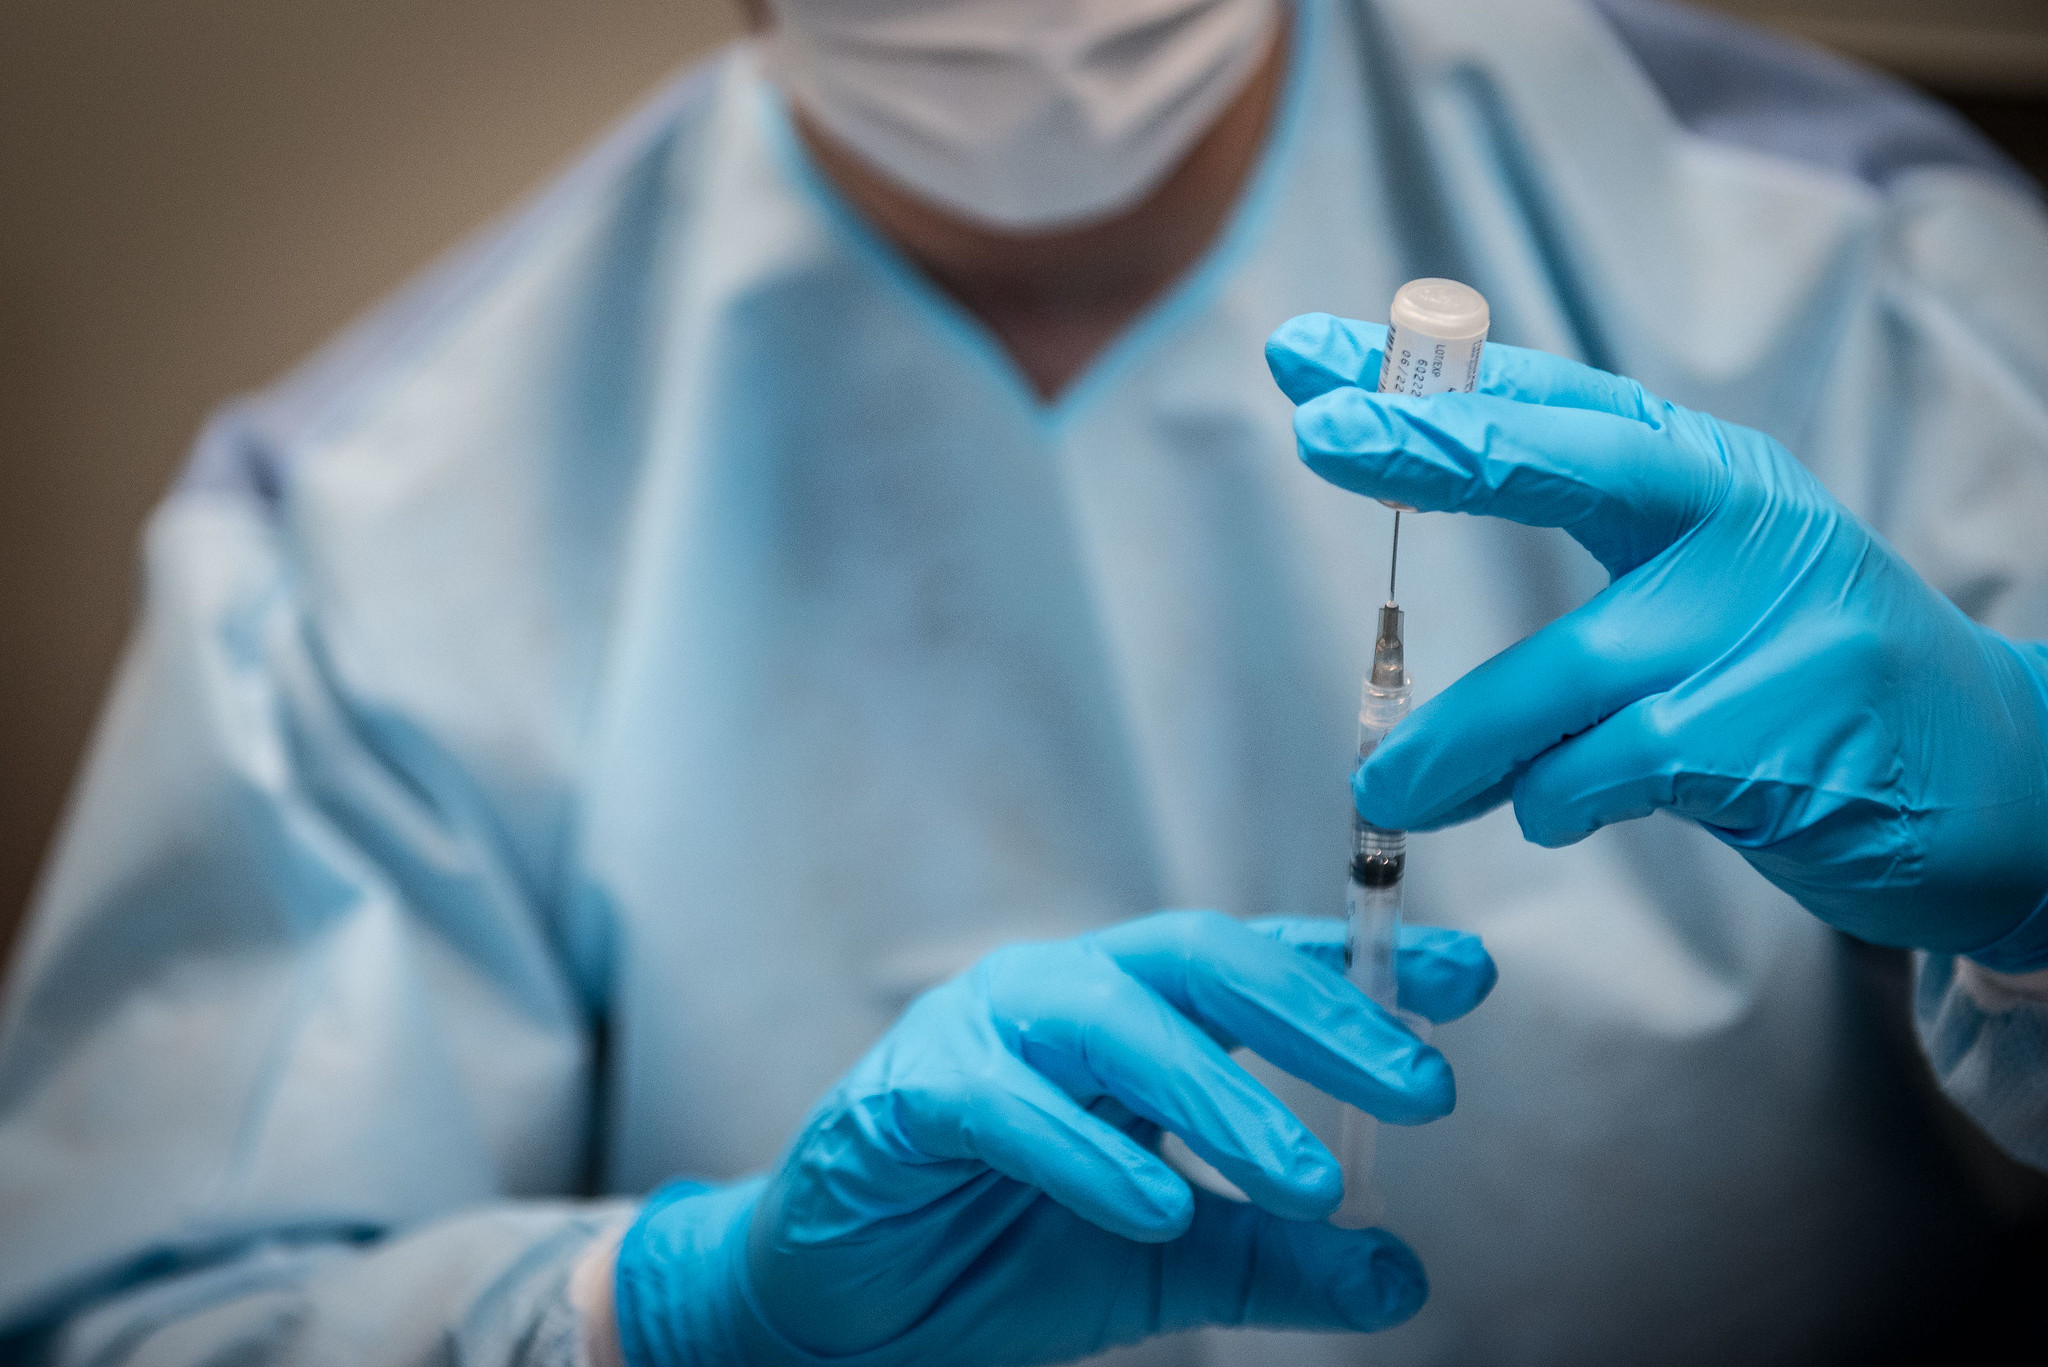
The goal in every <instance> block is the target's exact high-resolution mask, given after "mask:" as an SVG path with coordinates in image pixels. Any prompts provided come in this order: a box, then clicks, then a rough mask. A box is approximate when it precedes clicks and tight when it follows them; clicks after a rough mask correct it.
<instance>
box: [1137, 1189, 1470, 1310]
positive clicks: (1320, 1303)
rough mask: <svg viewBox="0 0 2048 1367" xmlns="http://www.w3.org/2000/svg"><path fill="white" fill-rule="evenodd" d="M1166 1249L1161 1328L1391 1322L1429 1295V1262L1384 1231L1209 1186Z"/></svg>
mask: <svg viewBox="0 0 2048 1367" xmlns="http://www.w3.org/2000/svg"><path fill="white" fill-rule="evenodd" d="M1159 1250H1160V1255H1161V1257H1162V1259H1163V1263H1162V1267H1161V1277H1162V1281H1163V1285H1162V1287H1161V1288H1160V1290H1161V1293H1162V1294H1161V1295H1160V1300H1159V1305H1160V1321H1161V1322H1160V1324H1159V1329H1160V1331H1161V1332H1168V1331H1172V1330H1177V1329H1192V1328H1196V1327H1198V1326H1200V1325H1205V1324H1241V1325H1256V1326H1260V1327H1264V1328H1270V1329H1353V1330H1374V1329H1386V1328H1390V1327H1392V1326H1393V1325H1396V1324H1399V1323H1401V1322H1402V1321H1403V1320H1406V1319H1408V1318H1410V1317H1411V1316H1413V1315H1414V1314H1415V1312H1416V1311H1417V1310H1420V1309H1421V1308H1422V1303H1423V1301H1425V1300H1427V1299H1428V1297H1429V1281H1428V1279H1427V1278H1426V1277H1425V1276H1424V1275H1423V1272H1422V1264H1421V1263H1420V1262H1419V1261H1418V1260H1417V1259H1416V1257H1415V1254H1414V1253H1413V1252H1411V1251H1410V1250H1409V1248H1408V1246H1407V1245H1406V1244H1404V1243H1402V1242H1401V1241H1400V1240H1399V1239H1396V1238H1395V1237H1394V1236H1393V1235H1391V1234H1389V1233H1387V1232H1386V1231H1385V1230H1383V1229H1362V1230H1346V1229H1338V1228H1336V1227H1335V1226H1333V1225H1327V1224H1324V1223H1322V1222H1321V1221H1319V1220H1318V1221H1303V1220H1283V1219H1281V1218H1279V1217H1278V1216H1275V1215H1269V1214H1267V1213H1266V1212H1265V1211H1263V1210H1261V1209H1259V1208H1258V1207H1257V1206H1254V1205H1251V1204H1249V1203H1247V1202H1243V1201H1232V1200H1228V1199H1226V1198H1224V1197H1221V1196H1217V1195H1215V1194H1214V1193H1211V1192H1206V1191H1204V1192H1197V1193H1196V1199H1195V1219H1194V1223H1193V1224H1192V1225H1191V1226H1190V1227H1189V1229H1188V1232H1187V1233H1186V1234H1184V1235H1182V1236H1181V1237H1180V1238H1178V1239H1175V1240H1173V1241H1172V1242H1171V1243H1168V1244H1163V1245H1160V1246H1159Z"/></svg>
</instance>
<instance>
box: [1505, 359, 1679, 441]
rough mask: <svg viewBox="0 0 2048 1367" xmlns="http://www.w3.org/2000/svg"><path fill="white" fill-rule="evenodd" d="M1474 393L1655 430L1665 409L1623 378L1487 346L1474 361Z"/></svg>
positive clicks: (1638, 386) (1571, 362) (1654, 399)
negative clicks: (1603, 416) (1630, 421)
mask: <svg viewBox="0 0 2048 1367" xmlns="http://www.w3.org/2000/svg"><path fill="white" fill-rule="evenodd" d="M1479 392H1480V393H1482V394H1491V395H1494V396H1495V397H1497V398H1503V399H1517V400H1520V401H1521V402H1523V403H1537V404H1546V405H1548V406H1550V407H1552V408H1583V409H1587V410H1589V411H1591V412H1595V413H1611V414H1613V415H1614V416H1615V417H1618V418H1632V419H1634V420H1635V421H1637V422H1642V423H1648V424H1650V425H1651V426H1653V427H1654V426H1659V425H1661V424H1662V423H1663V422H1664V420H1665V413H1666V405H1665V403H1664V401H1663V400H1662V399H1660V398H1658V397H1657V396H1656V395H1654V394H1652V393H1650V392H1649V391H1648V390H1646V389H1644V388H1643V387H1642V386H1641V385H1640V384H1638V383H1636V382H1635V381H1634V380H1631V379H1629V378H1628V377H1627V376H1626V375H1615V374H1612V373H1610V372H1608V371H1605V370H1600V369H1598V368H1596V367H1594V366H1589V365H1585V364H1582V363H1581V362H1578V361H1568V360H1566V359H1565V358H1564V357H1562V356H1553V355H1551V354H1550V353H1549V352H1547V351H1534V350H1531V349H1529V348H1527V347H1518V346H1506V345H1503V344H1501V343H1499V342H1488V343H1487V344H1486V350H1485V351H1484V352H1483V353H1482V354H1481V356H1480V362H1479Z"/></svg>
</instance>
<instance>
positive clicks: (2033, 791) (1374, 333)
mask: <svg viewBox="0 0 2048 1367" xmlns="http://www.w3.org/2000/svg"><path fill="white" fill-rule="evenodd" d="M1385 335H1386V330H1385V329H1384V328H1381V327H1377V326H1374V325H1372V324H1368V323H1352V322H1346V321H1344V320H1341V319H1337V318H1332V317H1329V316H1328V315H1325V314H1311V315H1308V316H1305V317H1301V318H1297V319H1294V320H1293V321H1291V322H1289V323H1287V324H1285V325H1284V326H1282V327H1281V328H1280V329H1279V330H1278V331H1277V332H1275V333H1274V334H1273V337H1272V340H1271V341H1270V342H1268V343H1267V348H1266V354H1267V360H1268V362H1269V364H1270V365H1271V366H1272V370H1273V374H1274V377H1275V378H1276V379H1277V380H1278V381H1279V383H1280V387H1281V388H1282V389H1284V390H1285V391H1286V392H1287V394H1288V396H1289V397H1291V398H1292V399H1293V400H1294V401H1295V402H1296V403H1297V404H1299V405H1300V408H1299V409H1298V410H1297V412H1296V414H1295V423H1294V426H1295V434H1296V437H1297V438H1298V440H1299V442H1300V447H1301V455H1302V459H1303V460H1305V461H1306V462H1307V463H1308V465H1309V467H1310V468H1311V469H1313V470H1314V471H1315V472H1316V473H1317V474H1319V475H1321V476H1322V477H1323V478H1325V479H1327V480H1329V481H1331V482H1332V483H1334V484H1338V485H1341V486H1342V487H1344V488H1346V489H1350V490H1353V491H1354V492H1357V493H1361V494H1370V495H1372V496H1373V497H1376V498H1383V499H1389V500H1392V501H1396V502H1400V503H1407V504H1411V505H1413V506H1415V507H1417V508H1421V509H1423V510H1425V511H1430V510H1448V511H1455V512H1467V513H1481V514H1486V515H1489V516H1494V517H1505V518H1509V519H1511V520H1513V521H1516V522H1521V523H1526V524H1528V525H1530V526H1539V527H1561V528H1563V529H1564V530H1565V531H1567V532H1569V533H1570V534H1571V535H1572V537H1573V538H1574V539H1576V540H1577V541H1578V542H1579V544H1580V545H1582V546H1584V547H1585V548H1586V549H1587V550H1589V551H1591V552H1592V553H1593V555H1594V556H1595V557H1596V558H1597V559H1598V560H1599V561H1600V563H1601V564H1602V565H1604V566H1606V568H1607V572H1608V574H1609V575H1610V576H1611V580H1612V582H1611V583H1610V584H1609V585H1608V587H1607V588H1606V589H1605V590H1604V591H1603V592H1601V593H1600V594H1599V595H1598V596H1597V597H1595V598H1594V599H1593V600H1592V601H1591V602H1589V603H1587V604H1585V605H1584V606H1583V607H1580V608H1578V609H1577V610H1575V611H1573V612H1570V613H1567V614H1565V615H1564V616H1563V617H1561V618H1559V619H1558V620H1557V621H1555V622H1553V623H1551V624H1550V625H1548V626H1546V627H1544V628H1543V629H1542V630H1541V631H1538V632H1537V633H1535V634H1534V635H1533V636H1531V637H1529V638H1528V639H1527V640H1524V641H1522V642H1520V643H1518V644H1516V645H1514V646H1512V647H1510V648H1509V649H1507V650H1505V651H1502V652H1501V653H1500V654H1499V655H1497V656H1495V657H1494V658H1493V659H1491V660H1489V661H1487V662H1486V663H1485V664H1483V665H1481V666H1480V667H1479V668H1477V669H1475V670H1473V671H1472V672H1471V673H1470V674H1468V675H1466V676H1465V677H1464V678H1462V679H1460V680H1459V681H1458V682H1457V683H1455V684H1453V685H1452V686H1451V687H1450V688H1448V689H1446V690H1445V691H1444V692H1443V693H1442V694H1440V695H1439V696H1438V697H1436V698H1434V699H1432V700H1431V701H1430V702H1429V703H1428V704H1427V705H1425V706H1423V707H1420V708H1418V709H1416V711H1415V713H1414V714H1413V715H1412V716H1410V717H1409V718H1408V719H1407V721H1406V722H1404V723H1403V724H1402V725H1401V726H1400V727H1398V728H1396V729H1395V731H1394V732H1393V734H1392V735H1391V736H1390V737H1389V738H1388V739H1387V741H1386V742H1385V743H1384V744H1382V745H1381V746H1380V748H1379V750H1378V752H1377V753H1375V754H1374V755H1373V756H1372V758H1371V760H1370V761H1369V762H1368V763H1366V764H1365V765H1364V766H1363V767H1362V768H1361V769H1360V771H1359V773H1358V775H1357V776H1356V779H1355V780H1354V786H1353V791H1354V796H1355V797H1356V799H1357V803H1358V810H1359V812H1360V813H1361V814H1362V815H1363V816H1364V817H1365V819H1366V820H1368V821H1371V822H1373V823H1374V824H1375V825H1379V826H1386V827H1393V828H1401V827H1406V828H1408V829H1412V830H1428V829H1431V828H1434V827H1439V826H1445V825H1449V824H1451V823H1452V822H1456V821H1461V820H1465V819H1467V818H1469V817H1473V816H1476V815H1478V814H1480V813H1481V812H1484V811H1486V810H1488V809H1489V808H1491V807H1494V806H1496V805H1498V804H1499V803H1501V802H1503V801H1506V800H1508V799H1510V798H1512V799H1513V801H1514V804H1515V815H1516V817H1517V819H1519V820H1520V822H1521V825H1522V831H1523V833H1524V834H1525V835H1526V836H1527V837H1528V838H1529V839H1530V840H1532V841H1535V842H1536V843H1538V844H1541V845H1549V846H1560V845H1567V844H1570V843H1572V842H1573V841H1577V840H1582V839H1584V838H1585V837H1586V836H1587V835H1590V834H1591V833H1592V832H1594V831H1596V830H1598V829H1600V827H1602V826H1605V825H1607V824H1609V823H1610V822H1615V821H1624V820H1627V819H1629V818H1631V817H1638V816H1644V815H1647V814H1648V813H1650V812H1651V811H1653V810H1655V809H1657V808H1660V807H1666V808H1670V809H1671V810H1673V811H1675V812H1678V813H1680V814H1682V815H1684V816H1687V817H1690V818H1692V819H1693V820H1695V821H1697V822H1699V823H1701V824H1702V825H1704V826H1705V827H1706V828H1707V829H1708V830H1709V831H1712V832H1713V833H1714V834H1715V835H1716V836H1718V837H1719V838H1720V839H1722V840H1723V841H1725V842H1727V843H1728V844H1730V845H1732V846H1734V847H1735V848H1736V849H1738V850H1740V851H1741V852H1742V854H1743V856H1744V857H1745V858H1747V859H1748V861H1749V862H1750V864H1751V865H1752V866H1753V867H1755V868H1756V870H1757V871H1758V872H1760V873H1762V874H1763V875H1764V876H1765V877H1766V878H1768V879H1770V880H1771V881H1772V882H1773V883H1775V884H1777V885H1778V886H1779V887H1781V888H1783V889H1784V890H1785V891H1786V892H1788V893H1790V894H1791V895H1792V896H1793V897H1795V898H1797V899H1798V900H1799V902H1800V903H1801V905H1803V906H1805V907H1806V908H1807V910H1809V911H1811V912H1813V913H1814V914H1815V915H1816V916H1819V917H1821V918H1822V919H1823V920H1825V921H1828V922H1829V923H1831V924H1833V925H1835V926H1838V927H1840V928H1842V929H1843V930H1846V931H1848V932H1850V933H1851V934H1853V935H1856V936H1859V937H1861V938H1862V939H1865V940H1870V941H1875V942H1877V943H1880V944H1889V945H1913V946H1919V947H1922V948H1927V949H1935V950H1950V951H1960V952H1965V953H1969V954H1971V955H1973V956H1974V957H1976V958H1977V959H1978V960H1980V961H1981V962H1982V963H1984V964H1985V965H1986V966H1987V967H1991V968H1994V969H2001V970H2006V971H2015V972H2017V971H2025V970H2029V969H2034V968H2040V967H2044V966H2048V909H2044V899H2048V685H2044V680H2048V651H2044V649H2043V648H2042V647H2041V646H2039V645H2019V644H2015V643H2014V642H2011V641H2008V640H2006V639H2005V638H2003V637H2001V636H1999V635H1997V634H1996V633H1995V632H1992V631H1989V630H1987V629H1985V628H1983V627H1980V626H1978V625H1976V624H1975V623H1973V622H1972V621H1970V619H1969V618H1967V617H1965V616H1964V615H1963V614H1962V613H1961V612H1960V611H1958V610H1957V609H1956V608H1955V607H1954V605H1952V604H1951V603H1950V602H1949V601H1948V600H1947V599H1945V598H1943V597H1942V596H1941V595H1940V594H1939V593H1937V592H1935V591H1934V590H1933V589H1932V588H1930V587H1929V586H1928V585H1927V584H1926V583H1925V582H1924V581H1922V580H1921V578H1920V577H1919V576H1918V575H1917V574H1915V573H1914V572H1913V570H1912V569H1911V568H1910V567H1908V566H1907V565H1906V564H1905V563H1904V562H1903V561H1902V560H1900V559H1899V557H1898V556H1897V554H1896V553H1894V552H1893V551H1892V550H1891V548H1890V547H1888V546H1887V545H1885V543H1884V542H1883V541H1881V540H1880V539H1878V537H1877V536H1876V535H1875V534H1873V533H1872V532H1871V531H1869V530H1868V529H1867V528H1865V527H1864V526H1863V525H1862V524H1861V523H1859V522H1858V521H1857V520H1856V518H1855V517H1854V516H1852V515H1851V514H1850V513H1849V512H1848V511H1847V510H1846V509H1844V508H1843V507H1842V506H1841V504H1839V503H1837V502H1836V501H1835V499H1834V498H1833V497H1832V496H1831V495H1830V494H1829V493H1828V492H1827V490H1826V489H1824V488H1823V487H1821V484H1820V482H1819V481H1818V480H1816V479H1815V478H1814V477H1813V476H1812V475H1811V474H1809V473H1808V472H1807V470H1806V469H1805V468H1804V467H1803V466H1801V465H1800V464H1799V462H1798V461H1797V460H1795V459H1794V458H1793V457H1792V456H1791V455H1790V454H1788V453H1787V452H1786V451H1785V449H1784V448H1783V447H1782V446H1780V445H1778V443H1777V442H1775V441H1773V440H1771V439H1770V438H1769V437H1766V436H1764V435H1763V434H1762V433H1759V432H1752V431H1749V430H1747V429H1745V428H1741V427H1736V426H1733V425H1731V424H1728V423H1724V422H1719V421H1717V420H1715V419H1714V418H1711V417H1709V416H1707V415H1706V414H1704V413H1694V412H1690V411H1688V410H1686V409H1683V408H1680V407H1678V406H1676V405H1675V404H1670V403H1666V402H1664V401H1663V400H1661V399H1658V398H1657V397H1655V396H1654V395H1651V394H1649V393H1647V392H1645V391H1644V390H1643V388H1642V387H1641V386H1640V385H1638V384H1636V383H1635V382H1634V381H1632V380H1627V379H1622V378H1619V377H1617V376H1613V375H1609V374H1606V373H1605V372H1603V371H1598V370H1594V369H1591V368H1590V367H1587V366H1583V365H1578V364H1576V363H1573V362H1571V361H1565V360H1560V359H1558V358H1556V357H1554V356H1548V355H1545V354H1543V353H1542V352H1537V351H1525V350H1522V349H1520V348H1517V347H1509V346H1499V345H1488V347H1487V348H1486V352H1485V355H1484V358H1483V360H1482V363H1481V367H1480V383H1479V392H1478V393H1476V394H1446V395H1440V396H1435V397H1432V398H1427V399H1408V398H1401V397H1397V396H1381V395H1377V394H1374V393H1372V392H1371V390H1370V387H1371V385H1372V384H1373V383H1374V379H1375V377H1376V376H1377V374H1378V371H1379V364H1380V358H1379V350H1378V348H1379V347H1380V346H1381V344H1382V343H1383V341H1384V339H1385Z"/></svg>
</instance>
